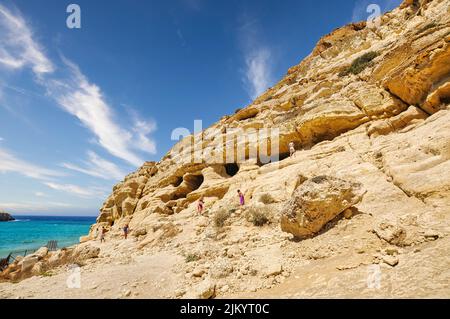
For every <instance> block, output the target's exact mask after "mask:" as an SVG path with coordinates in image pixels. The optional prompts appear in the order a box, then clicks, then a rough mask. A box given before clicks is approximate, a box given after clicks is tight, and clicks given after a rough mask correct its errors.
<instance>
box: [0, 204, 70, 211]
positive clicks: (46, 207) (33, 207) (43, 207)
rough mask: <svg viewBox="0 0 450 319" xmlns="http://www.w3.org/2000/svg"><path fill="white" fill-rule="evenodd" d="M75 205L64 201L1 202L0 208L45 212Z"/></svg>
mask: <svg viewBox="0 0 450 319" xmlns="http://www.w3.org/2000/svg"><path fill="white" fill-rule="evenodd" d="M71 207H73V205H71V204H68V203H62V202H45V203H39V202H0V209H3V210H6V211H8V212H12V211H17V212H40V213H42V212H45V211H50V210H55V209H62V208H71Z"/></svg>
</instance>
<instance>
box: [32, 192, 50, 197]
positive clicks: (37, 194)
mask: <svg viewBox="0 0 450 319" xmlns="http://www.w3.org/2000/svg"><path fill="white" fill-rule="evenodd" d="M34 196H37V197H47V195H46V194H45V193H42V192H35V193H34Z"/></svg>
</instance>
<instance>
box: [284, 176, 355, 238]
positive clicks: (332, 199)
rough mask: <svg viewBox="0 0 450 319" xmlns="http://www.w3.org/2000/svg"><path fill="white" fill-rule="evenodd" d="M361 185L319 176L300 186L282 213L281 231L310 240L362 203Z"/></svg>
mask: <svg viewBox="0 0 450 319" xmlns="http://www.w3.org/2000/svg"><path fill="white" fill-rule="evenodd" d="M363 195H364V190H363V187H362V185H361V184H359V183H356V182H349V181H346V180H343V179H340V178H336V177H331V176H317V177H314V178H312V179H309V180H307V181H306V182H304V183H303V184H302V185H300V186H299V187H298V188H297V190H296V191H295V193H294V194H293V196H292V198H291V199H290V200H289V201H288V202H287V203H286V205H285V206H284V208H283V210H282V216H281V229H282V230H283V231H285V232H288V233H291V234H293V235H294V236H297V237H307V236H310V235H313V234H316V233H317V232H319V231H320V230H321V229H322V227H323V226H324V225H325V224H326V223H328V222H329V221H331V220H332V219H333V218H335V217H336V216H337V215H339V214H340V213H342V212H343V211H345V210H346V209H348V208H350V207H352V206H354V205H356V204H357V203H358V202H360V201H361V199H362V197H363Z"/></svg>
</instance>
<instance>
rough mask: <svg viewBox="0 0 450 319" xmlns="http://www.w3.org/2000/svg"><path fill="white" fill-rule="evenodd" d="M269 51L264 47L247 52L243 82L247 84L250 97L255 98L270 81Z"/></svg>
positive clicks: (268, 85) (267, 86)
mask: <svg viewBox="0 0 450 319" xmlns="http://www.w3.org/2000/svg"><path fill="white" fill-rule="evenodd" d="M270 60H271V53H270V50H268V49H266V48H262V49H259V50H257V51H252V52H248V53H247V56H246V57H245V65H246V71H245V81H244V82H245V83H247V85H248V86H249V94H250V97H251V98H252V99H256V98H257V97H258V96H260V95H261V94H262V93H264V91H265V90H267V89H268V88H269V87H270V85H271V83H272V77H271V68H270V63H271V61H270Z"/></svg>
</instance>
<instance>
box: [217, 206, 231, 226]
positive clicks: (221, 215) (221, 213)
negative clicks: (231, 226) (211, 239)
mask: <svg viewBox="0 0 450 319" xmlns="http://www.w3.org/2000/svg"><path fill="white" fill-rule="evenodd" d="M230 215H231V214H230V212H229V211H227V210H225V209H224V208H221V209H219V210H218V211H217V212H216V213H215V214H214V216H213V222H214V226H216V227H217V228H221V227H223V226H224V225H225V221H226V220H227V219H228V218H229V217H230Z"/></svg>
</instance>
